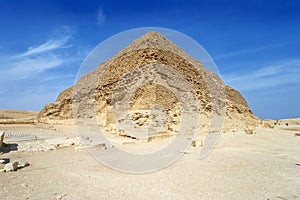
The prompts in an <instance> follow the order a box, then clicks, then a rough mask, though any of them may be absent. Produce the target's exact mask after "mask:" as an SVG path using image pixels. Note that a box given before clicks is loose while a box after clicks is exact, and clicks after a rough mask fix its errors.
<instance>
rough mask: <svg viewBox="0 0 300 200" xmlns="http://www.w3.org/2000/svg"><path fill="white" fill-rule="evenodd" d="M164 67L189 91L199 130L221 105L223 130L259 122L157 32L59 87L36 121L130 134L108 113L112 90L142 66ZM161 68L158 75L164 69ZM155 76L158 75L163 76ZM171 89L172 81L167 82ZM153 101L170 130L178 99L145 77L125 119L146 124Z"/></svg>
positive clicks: (237, 98)
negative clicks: (77, 122) (79, 122)
mask: <svg viewBox="0 0 300 200" xmlns="http://www.w3.org/2000/svg"><path fill="white" fill-rule="evenodd" d="M165 66H167V67H169V69H170V73H171V72H172V73H173V71H174V73H175V74H176V73H178V74H180V76H181V77H183V79H185V80H186V82H187V83H189V85H190V88H191V90H193V92H194V94H195V96H196V99H197V102H198V103H199V106H200V107H199V108H200V109H199V115H200V116H201V117H200V119H201V122H200V124H199V126H200V131H201V130H202V131H204V130H206V129H207V128H208V127H209V122H210V120H211V119H212V118H213V116H215V115H222V113H220V112H221V110H222V108H223V109H224V113H223V115H224V117H225V118H224V120H225V121H224V126H223V130H224V131H239V130H245V129H248V128H253V127H255V126H257V124H259V123H260V119H259V118H258V117H256V116H255V115H254V114H253V113H252V112H251V110H250V108H249V106H248V104H247V102H246V101H245V99H244V98H243V97H242V95H241V94H240V93H239V92H238V91H236V90H234V89H233V88H231V87H229V86H226V85H225V84H224V83H223V81H222V80H221V79H220V78H219V77H218V76H217V75H216V74H214V73H212V72H210V71H209V70H207V69H206V68H205V67H204V66H203V65H202V64H201V63H200V62H199V61H197V60H195V59H193V58H192V57H191V56H189V55H188V54H187V53H186V52H184V51H183V50H182V49H180V48H179V47H178V46H176V45H175V44H173V43H172V42H171V41H169V40H168V39H167V38H165V37H164V36H163V35H161V34H160V33H158V32H148V33H146V34H145V35H143V36H141V37H140V38H138V39H136V40H135V41H133V42H132V43H131V44H130V45H128V46H127V47H126V48H124V49H122V50H121V51H119V52H118V53H117V54H116V55H115V56H114V57H113V58H110V59H109V60H107V61H105V62H104V63H101V64H99V66H98V67H97V68H96V69H95V70H94V71H92V72H90V73H89V74H87V75H85V76H83V77H82V78H81V79H80V80H79V81H78V82H77V83H76V85H74V86H72V87H70V88H68V89H66V90H65V91H63V92H62V93H61V94H60V95H59V96H58V97H57V99H56V101H55V102H54V103H50V104H48V105H46V106H45V107H44V109H43V110H42V111H41V112H40V113H39V115H38V121H39V122H42V123H56V124H59V123H61V124H66V123H73V122H74V119H75V118H76V119H81V120H83V121H85V122H87V121H88V122H89V123H90V124H97V125H99V126H101V127H104V128H106V130H107V131H108V132H113V134H115V133H116V132H118V133H117V134H120V135H122V134H125V135H130V133H122V130H119V129H117V128H115V127H114V126H115V123H116V120H118V119H119V118H118V119H116V116H114V112H113V109H114V102H115V101H116V100H114V99H115V98H121V97H120V95H119V96H118V95H115V94H116V93H118V92H116V91H117V90H118V89H119V90H122V88H123V89H124V88H126V87H125V86H124V85H123V86H120V82H122V81H123V82H124V83H123V84H125V85H126V83H127V84H128V85H130V84H131V85H132V84H134V83H137V82H138V81H139V80H141V77H142V76H145V75H144V73H146V72H145V71H147V69H152V70H154V71H155V70H156V71H157V73H158V74H159V73H160V71H159V70H157V69H158V68H159V69H160V70H162V69H163V67H165ZM135 69H137V70H135ZM166 71H167V70H166ZM166 71H165V72H164V73H168V72H166ZM150 76H151V75H150ZM160 76H161V77H162V78H164V77H163V76H166V75H164V74H162V75H160ZM124 77H125V79H124ZM126 77H131V79H134V80H131V79H130V78H129V79H130V80H129V79H126ZM146 78H147V77H146ZM152 78H153V79H155V77H152ZM144 79H145V77H144ZM120 80H122V81H120ZM170 80H171V79H170ZM167 82H168V81H167ZM174 87H176V85H173V86H172V88H174ZM116 88H117V89H116ZM177 90H180V88H178V89H177ZM183 104H184V103H183ZM154 105H160V106H161V110H163V111H166V112H165V113H166V116H165V118H166V119H165V121H164V122H165V127H164V131H175V130H176V128H178V127H176V125H178V123H179V121H180V111H179V110H180V106H182V102H181V104H180V101H179V100H178V96H176V95H175V94H174V92H172V91H171V90H170V89H169V88H168V86H163V85H160V84H156V83H151V81H150V82H147V84H144V85H143V84H142V85H140V87H138V88H136V90H134V91H131V93H130V97H129V98H128V107H127V108H128V110H129V111H128V112H130V113H131V114H130V119H131V120H133V121H134V122H135V124H136V125H137V126H140V127H143V126H144V125H145V124H146V125H147V123H149V118H151V117H150V116H151V113H149V112H150V110H151V108H152V106H154ZM152 114H153V113H152ZM158 114H159V113H158Z"/></svg>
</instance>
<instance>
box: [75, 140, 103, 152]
mask: <svg viewBox="0 0 300 200" xmlns="http://www.w3.org/2000/svg"><path fill="white" fill-rule="evenodd" d="M74 149H75V151H80V150H86V149H104V150H106V149H107V147H106V144H105V143H104V142H100V143H95V144H89V145H83V146H77V147H75V148H74Z"/></svg>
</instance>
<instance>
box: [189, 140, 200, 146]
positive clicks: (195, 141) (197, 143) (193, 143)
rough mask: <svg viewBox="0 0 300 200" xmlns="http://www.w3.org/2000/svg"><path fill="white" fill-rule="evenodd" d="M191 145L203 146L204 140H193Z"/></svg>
mask: <svg viewBox="0 0 300 200" xmlns="http://www.w3.org/2000/svg"><path fill="white" fill-rule="evenodd" d="M191 145H192V146H193V147H201V146H202V141H200V140H193V141H192V143H191Z"/></svg>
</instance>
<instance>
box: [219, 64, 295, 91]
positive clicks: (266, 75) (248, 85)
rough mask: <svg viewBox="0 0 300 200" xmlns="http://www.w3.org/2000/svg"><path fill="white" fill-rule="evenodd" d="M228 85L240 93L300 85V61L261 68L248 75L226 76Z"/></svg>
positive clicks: (233, 74) (224, 77)
mask: <svg viewBox="0 0 300 200" xmlns="http://www.w3.org/2000/svg"><path fill="white" fill-rule="evenodd" d="M222 77H223V79H224V81H225V83H226V84H228V85H230V86H232V87H234V88H236V89H238V90H240V91H257V90H263V89H276V88H278V87H284V86H286V85H288V84H299V85H300V79H299V77H300V60H293V61H288V62H285V63H282V64H276V65H270V66H264V67H261V68H259V69H257V70H255V71H252V72H248V73H247V74H245V73H244V74H241V73H229V74H224V75H223V76H222Z"/></svg>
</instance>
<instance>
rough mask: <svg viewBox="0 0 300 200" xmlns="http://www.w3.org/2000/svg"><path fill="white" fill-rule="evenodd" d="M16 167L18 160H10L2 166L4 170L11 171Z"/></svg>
mask: <svg viewBox="0 0 300 200" xmlns="http://www.w3.org/2000/svg"><path fill="white" fill-rule="evenodd" d="M17 169H18V162H11V163H8V164H6V165H5V166H4V172H13V171H16V170H17Z"/></svg>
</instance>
